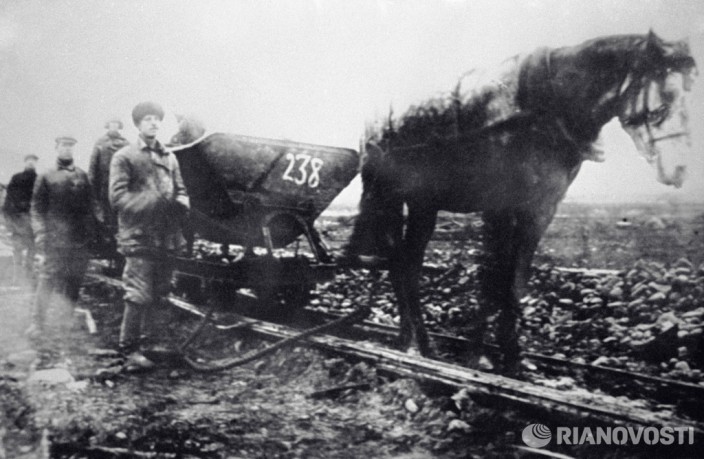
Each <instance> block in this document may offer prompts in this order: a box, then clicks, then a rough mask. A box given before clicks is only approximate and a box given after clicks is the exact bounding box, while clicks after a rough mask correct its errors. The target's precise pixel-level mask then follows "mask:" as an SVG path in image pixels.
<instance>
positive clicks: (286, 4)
mask: <svg viewBox="0 0 704 459" xmlns="http://www.w3.org/2000/svg"><path fill="white" fill-rule="evenodd" d="M651 28H652V29H653V30H654V31H655V32H656V33H657V34H658V35H660V36H661V37H662V38H664V39H666V40H675V39H681V38H685V37H688V39H689V41H690V46H691V48H692V53H693V55H694V57H695V59H696V60H697V61H698V62H699V63H700V66H702V65H704V2H702V1H701V0H612V1H607V0H515V1H509V0H466V1H463V0H423V1H419V0H341V1H337V0H287V1H284V0H276V1H271V0H270V1H266V0H251V1H237V0H168V1H160V0H151V1H137V0H119V1H118V0H115V1H110V0H90V1H88V0H0V164H2V166H1V167H0V182H2V183H7V182H8V181H9V178H10V177H11V175H12V174H13V173H15V172H18V171H19V170H21V168H22V157H23V156H24V155H25V154H27V153H30V152H31V153H35V154H37V155H38V156H39V157H40V168H41V167H44V166H46V165H49V164H51V163H52V162H53V161H54V158H55V151H54V143H53V139H54V138H55V137H56V136H58V135H62V134H71V135H73V136H74V137H76V138H77V139H78V140H79V143H78V144H77V145H76V153H75V154H76V162H77V164H78V165H79V166H82V167H86V166H87V164H88V159H89V156H90V151H91V148H92V146H93V144H94V142H95V140H96V139H97V138H98V137H99V136H100V135H101V134H102V133H103V132H104V130H103V125H104V123H105V121H106V119H108V118H109V117H111V116H119V117H121V118H122V119H123V121H124V122H125V124H126V129H125V131H124V134H125V136H126V137H127V138H128V139H132V140H134V139H135V138H136V135H137V132H136V130H135V129H134V127H133V126H132V123H131V120H130V112H131V109H132V107H133V106H134V105H135V104H137V103H138V102H140V101H143V100H155V101H158V102H159V103H161V104H162V105H163V106H164V107H165V108H166V110H167V117H166V119H165V123H164V124H165V126H164V132H165V133H167V132H173V131H174V130H175V126H176V121H175V117H174V115H173V113H176V112H181V113H190V114H193V115H196V116H197V117H199V118H200V119H202V120H203V121H204V123H205V125H206V127H207V128H208V130H209V131H211V132H216V131H220V132H232V133H236V134H244V135H254V136H260V137H268V138H275V139H290V140H296V141H301V142H310V143H316V144H323V145H334V146H340V147H348V148H354V149H358V145H359V139H360V136H361V135H362V133H363V130H364V124H365V122H367V121H370V120H372V119H374V118H377V117H379V116H383V115H385V114H386V113H388V111H389V107H393V108H394V111H395V112H396V113H398V112H401V111H403V109H404V108H405V107H407V106H408V105H409V104H412V103H414V102H418V101H421V100H423V98H426V97H429V96H433V95H436V94H438V93H439V92H444V91H449V90H450V89H452V88H453V87H454V85H455V84H456V82H457V80H458V78H459V77H460V76H461V75H462V74H463V73H465V72H467V71H468V70H470V69H473V68H483V67H489V66H491V65H493V64H496V63H498V62H501V61H503V60H504V59H506V58H508V57H510V56H513V55H515V54H517V53H521V52H530V51H532V50H533V49H535V48H537V47H540V46H555V47H559V46H567V45H575V44H579V43H581V42H582V41H584V40H587V39H590V38H594V37H597V36H601V35H611V34H623V33H641V34H644V33H647V32H648V30H649V29H651ZM689 111H690V119H691V129H692V134H693V137H692V141H693V149H692V152H693V159H692V161H691V164H690V177H689V180H688V181H687V182H686V183H685V186H684V187H683V188H681V189H679V190H675V189H673V188H669V187H666V186H665V185H662V184H659V183H657V182H656V180H655V171H654V170H653V169H652V168H651V167H650V166H649V165H648V164H647V163H646V162H645V161H644V160H643V159H641V158H640V157H639V156H638V153H637V152H636V150H635V147H634V146H633V144H632V142H631V140H630V138H629V137H628V136H627V135H626V134H625V133H624V132H623V131H622V130H621V128H620V126H619V124H618V122H615V121H614V122H612V123H610V124H608V125H607V126H606V127H605V128H604V130H603V137H604V141H605V146H606V162H604V163H601V164H597V163H586V164H585V166H584V167H583V169H582V171H581V172H580V174H579V176H578V177H577V179H576V180H575V183H574V184H573V185H572V187H571V188H570V190H569V191H568V195H567V199H571V200H592V201H625V200H631V199H642V198H644V197H646V198H652V197H653V196H656V195H662V194H667V195H668V196H673V197H675V198H678V199H683V200H704V148H703V147H704V81H701V79H700V81H698V82H697V83H695V87H694V90H693V92H692V94H691V96H690V100H689ZM162 139H168V136H167V135H166V134H165V135H164V136H162ZM360 189H361V188H360V186H359V183H358V182H357V181H355V182H354V183H353V185H352V186H351V187H350V188H349V189H347V190H345V191H344V192H343V193H342V195H341V197H340V200H339V202H344V203H356V201H357V200H358V198H359V193H360Z"/></svg>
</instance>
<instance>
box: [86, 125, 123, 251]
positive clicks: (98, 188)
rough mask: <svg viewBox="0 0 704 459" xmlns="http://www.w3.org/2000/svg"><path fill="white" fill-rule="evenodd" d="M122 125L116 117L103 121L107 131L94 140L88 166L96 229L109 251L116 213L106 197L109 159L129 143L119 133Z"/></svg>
mask: <svg viewBox="0 0 704 459" xmlns="http://www.w3.org/2000/svg"><path fill="white" fill-rule="evenodd" d="M122 127H123V126H122V121H121V120H120V119H118V118H111V119H109V120H108V121H107V122H106V123H105V129H107V132H106V133H105V135H103V136H102V137H100V138H99V139H98V140H97V141H96V142H95V146H94V147H93V152H92V153H91V157H90V166H89V168H88V179H89V180H90V184H91V187H92V188H93V196H94V197H95V211H94V213H95V218H96V219H97V221H98V231H99V232H100V233H101V236H102V239H103V240H104V242H105V247H104V249H106V250H107V251H109V252H111V253H112V252H114V251H115V249H116V245H115V234H116V233H117V215H116V214H115V211H114V210H113V209H112V208H111V207H110V199H109V197H108V188H109V186H110V161H111V160H112V157H113V155H114V154H115V152H117V151H118V150H119V149H121V148H122V147H124V146H126V145H129V142H128V141H127V139H125V138H124V137H122V134H121V133H120V131H121V130H122Z"/></svg>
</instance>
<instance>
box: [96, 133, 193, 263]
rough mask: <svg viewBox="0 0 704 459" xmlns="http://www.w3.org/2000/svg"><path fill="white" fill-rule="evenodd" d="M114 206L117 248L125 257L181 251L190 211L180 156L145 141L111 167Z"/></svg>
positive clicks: (116, 158)
mask: <svg viewBox="0 0 704 459" xmlns="http://www.w3.org/2000/svg"><path fill="white" fill-rule="evenodd" d="M109 197H110V204H111V205H112V207H113V209H115V210H116V211H117V219H118V233H117V244H118V248H119V251H120V253H122V254H123V255H125V256H142V255H149V254H164V253H168V252H171V253H173V252H178V251H180V250H181V249H183V247H184V239H183V235H182V233H181V227H182V224H183V220H184V218H185V217H186V215H187V212H188V210H189V208H190V203H189V199H188V193H187V192H186V187H185V185H184V184H183V179H182V178H181V171H180V169H179V165H178V161H177V160H176V156H174V154H173V153H171V152H170V151H168V150H166V149H164V147H163V145H161V143H159V142H157V143H156V145H155V147H154V148H153V149H150V148H149V147H148V145H147V144H146V143H145V141H144V140H143V139H142V138H141V137H140V138H139V139H138V141H137V143H136V144H134V145H129V146H126V147H124V148H122V149H121V150H120V151H118V152H117V153H115V155H114V156H113V158H112V161H111V162H110V191H109Z"/></svg>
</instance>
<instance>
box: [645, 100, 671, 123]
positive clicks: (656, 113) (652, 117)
mask: <svg viewBox="0 0 704 459" xmlns="http://www.w3.org/2000/svg"><path fill="white" fill-rule="evenodd" d="M669 112H670V107H669V106H668V105H661V106H659V107H658V108H656V109H655V110H651V111H650V112H648V124H651V125H654V126H657V125H659V124H661V123H662V122H663V121H665V119H666V118H667V115H668V113H669Z"/></svg>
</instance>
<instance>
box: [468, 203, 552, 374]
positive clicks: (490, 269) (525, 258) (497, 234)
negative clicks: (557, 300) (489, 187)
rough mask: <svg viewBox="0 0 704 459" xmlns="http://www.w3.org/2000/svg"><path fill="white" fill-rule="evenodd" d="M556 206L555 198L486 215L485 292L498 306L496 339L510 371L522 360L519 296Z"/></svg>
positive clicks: (504, 363)
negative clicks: (537, 204)
mask: <svg viewBox="0 0 704 459" xmlns="http://www.w3.org/2000/svg"><path fill="white" fill-rule="evenodd" d="M556 206H557V203H556V202H545V203H542V205H540V206H536V207H535V208H531V209H529V210H525V209H521V210H515V211H512V212H506V213H502V214H493V215H491V214H489V215H485V217H484V220H485V224H486V226H485V228H486V231H487V234H486V239H485V243H486V244H487V247H486V248H487V249H488V252H489V260H488V262H487V265H486V267H485V273H484V276H483V278H482V292H483V294H484V297H485V298H487V299H488V301H489V303H490V304H491V305H492V306H495V307H498V310H499V316H498V318H497V322H496V341H497V343H498V345H499V347H500V348H501V351H502V354H503V362H502V363H503V367H504V369H505V370H506V371H508V372H514V371H516V370H517V368H518V363H519V362H520V346H519V342H518V337H519V333H518V323H519V320H520V317H521V308H520V297H521V296H522V295H523V291H524V289H525V285H526V282H527V280H528V279H529V277H530V273H531V262H532V260H533V255H534V253H535V250H536V249H537V247H538V243H539V242H540V239H541V237H542V235H543V232H544V231H545V229H546V228H547V226H548V225H549V224H550V221H552V217H553V215H554V213H555V209H556Z"/></svg>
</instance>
